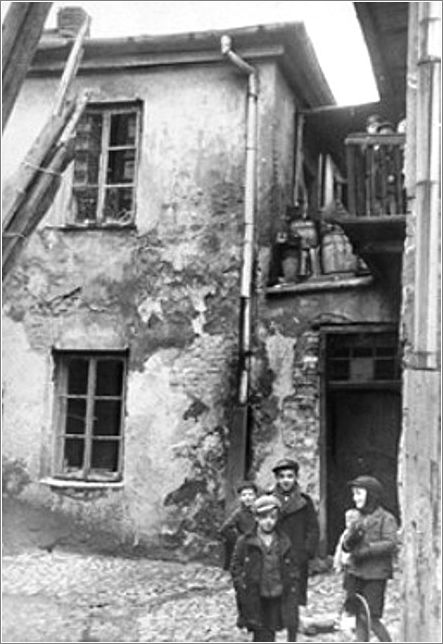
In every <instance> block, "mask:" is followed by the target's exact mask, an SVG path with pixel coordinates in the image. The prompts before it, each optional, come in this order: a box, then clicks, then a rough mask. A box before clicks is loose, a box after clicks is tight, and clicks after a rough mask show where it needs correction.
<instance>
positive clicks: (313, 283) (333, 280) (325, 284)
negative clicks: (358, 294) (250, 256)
mask: <svg viewBox="0 0 443 644" xmlns="http://www.w3.org/2000/svg"><path fill="white" fill-rule="evenodd" d="M373 282H374V278H373V277H372V275H364V276H353V277H343V275H339V276H338V275H337V276H333V275H322V276H319V277H314V278H311V279H309V280H307V281H306V282H300V283H298V284H289V283H286V284H276V285H275V286H268V287H267V288H266V295H286V294H290V293H309V292H314V291H338V290H342V289H346V288H361V287H365V286H371V284H373Z"/></svg>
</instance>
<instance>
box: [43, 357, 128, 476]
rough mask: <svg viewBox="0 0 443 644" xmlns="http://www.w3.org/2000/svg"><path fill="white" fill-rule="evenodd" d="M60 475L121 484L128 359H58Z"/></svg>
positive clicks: (58, 468)
mask: <svg viewBox="0 0 443 644" xmlns="http://www.w3.org/2000/svg"><path fill="white" fill-rule="evenodd" d="M55 359H56V364H57V371H56V374H57V375H56V380H57V390H58V395H57V401H58V422H57V425H58V427H57V430H58V439H59V440H58V445H59V453H58V456H57V474H58V475H59V476H61V477H68V478H76V479H80V480H117V479H118V478H120V476H121V469H122V444H123V418H124V390H125V386H124V385H125V377H126V375H125V374H126V355H125V354H113V355H103V354H81V355H79V353H60V352H57V354H56V355H55Z"/></svg>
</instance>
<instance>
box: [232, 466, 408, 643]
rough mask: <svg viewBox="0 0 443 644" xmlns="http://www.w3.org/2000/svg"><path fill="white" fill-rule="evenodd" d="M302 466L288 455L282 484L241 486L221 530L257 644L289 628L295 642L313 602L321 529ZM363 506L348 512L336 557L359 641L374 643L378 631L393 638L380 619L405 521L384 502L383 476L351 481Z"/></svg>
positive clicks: (277, 470)
mask: <svg viewBox="0 0 443 644" xmlns="http://www.w3.org/2000/svg"><path fill="white" fill-rule="evenodd" d="M298 470H299V467H298V464H297V463H296V462H295V461H293V460H292V459H288V458H286V459H282V460H280V461H278V462H277V463H276V465H275V467H274V468H273V473H274V475H275V486H274V488H273V489H272V490H270V491H268V492H267V493H265V494H258V488H257V486H256V485H255V483H253V482H251V481H244V482H242V483H241V484H240V485H239V486H238V494H239V501H240V504H239V507H238V508H237V509H236V510H235V511H234V512H233V513H232V514H231V516H230V517H229V518H228V519H227V520H226V521H225V523H224V524H223V526H222V527H221V529H220V533H221V536H222V538H223V539H224V542H225V569H227V570H230V572H231V576H232V580H233V585H234V589H235V593H236V600H237V610H238V621H237V624H238V626H239V627H240V628H246V629H247V630H248V631H250V632H252V635H253V641H254V642H273V641H275V635H276V632H277V631H280V630H283V629H286V630H287V641H288V642H295V641H296V640H297V632H298V628H299V607H300V606H306V602H307V583H308V562H309V559H311V558H313V557H314V556H315V554H316V550H317V545H318V538H319V527H318V520H317V515H316V512H315V509H314V505H313V502H312V499H311V498H310V497H309V496H308V495H307V494H305V493H303V492H302V491H301V490H300V487H299V485H298ZM349 485H350V487H351V491H352V496H353V501H354V505H355V508H354V509H353V510H351V511H348V512H347V513H346V529H345V531H344V533H343V534H342V536H341V537H340V540H339V543H338V545H337V550H336V554H335V557H334V567H335V569H336V571H337V572H338V571H340V572H342V573H343V585H344V589H345V592H346V601H345V604H344V610H345V611H346V612H348V613H350V614H353V615H355V616H356V619H355V624H356V628H355V635H356V641H360V642H361V641H368V640H369V630H370V629H372V630H373V632H374V633H375V635H376V636H377V637H378V639H379V640H380V641H382V642H390V641H391V639H390V636H389V633H388V631H387V630H386V628H385V626H384V625H383V624H382V622H381V621H380V618H381V617H382V614H383V603H384V595H385V588H386V581H387V579H389V577H391V576H392V558H393V555H394V552H395V549H396V535H397V524H396V520H395V518H394V517H393V515H392V514H390V513H389V512H388V511H387V510H385V509H384V508H383V507H382V506H381V504H380V499H381V494H382V488H381V485H380V483H379V482H378V481H377V479H375V478H373V477H371V476H360V477H358V478H357V479H354V480H353V481H351V482H350V484H349Z"/></svg>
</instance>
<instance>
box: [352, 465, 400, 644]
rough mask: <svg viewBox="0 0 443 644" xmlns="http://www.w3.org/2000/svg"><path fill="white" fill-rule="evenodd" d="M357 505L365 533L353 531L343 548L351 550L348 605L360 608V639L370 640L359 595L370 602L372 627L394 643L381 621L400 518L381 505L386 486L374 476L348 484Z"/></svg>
mask: <svg viewBox="0 0 443 644" xmlns="http://www.w3.org/2000/svg"><path fill="white" fill-rule="evenodd" d="M348 485H349V486H350V488H351V490H352V498H353V501H354V505H355V507H356V508H357V510H359V512H360V514H361V527H362V530H361V532H362V536H361V537H360V538H359V539H355V535H353V534H352V532H350V534H349V535H348V537H347V538H345V539H344V540H343V544H342V548H343V550H344V551H345V552H350V553H351V557H350V560H349V568H348V575H347V588H346V590H347V593H348V605H349V604H352V603H353V604H354V606H355V608H356V615H357V618H356V641H357V642H365V641H368V639H369V638H368V631H369V628H368V626H369V625H368V623H367V617H366V615H365V612H364V611H363V610H361V609H360V608H359V605H358V604H357V602H355V600H354V601H353V599H354V598H355V595H356V594H358V595H360V596H362V597H363V598H364V600H365V602H366V603H367V606H368V608H369V615H370V627H371V629H372V631H373V632H374V634H375V635H376V637H377V638H378V639H379V640H380V642H391V641H392V640H391V637H390V635H389V633H388V631H387V629H386V627H385V626H384V624H383V623H382V621H381V617H382V616H383V607H384V598H385V591H386V583H387V580H388V579H390V578H391V577H392V572H393V566H392V559H393V556H394V554H395V552H396V549H397V521H396V520H395V518H394V516H393V515H392V514H391V513H390V512H388V511H387V510H385V508H383V507H382V506H381V496H382V492H383V488H382V486H381V483H380V482H379V481H378V480H377V479H376V478H374V477H373V476H359V477H357V478H356V479H354V480H353V481H350V482H349V483H348Z"/></svg>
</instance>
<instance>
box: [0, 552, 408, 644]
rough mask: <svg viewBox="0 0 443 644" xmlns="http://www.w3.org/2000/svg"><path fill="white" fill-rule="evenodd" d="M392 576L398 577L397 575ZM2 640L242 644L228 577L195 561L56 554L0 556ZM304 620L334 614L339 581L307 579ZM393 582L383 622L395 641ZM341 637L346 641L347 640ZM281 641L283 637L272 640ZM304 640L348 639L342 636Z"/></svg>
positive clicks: (244, 638)
mask: <svg viewBox="0 0 443 644" xmlns="http://www.w3.org/2000/svg"><path fill="white" fill-rule="evenodd" d="M397 577H398V574H397ZM2 584H3V619H2V642H91V641H92V642H246V641H249V640H250V635H249V634H248V633H246V632H245V631H240V630H239V629H237V628H236V626H235V599H234V593H233V591H232V587H231V584H230V579H229V576H228V574H227V573H226V572H225V571H223V570H221V569H220V568H216V567H211V566H204V565H201V564H196V563H192V564H181V563H175V562H164V561H151V560H147V559H129V558H123V557H111V556H100V555H86V554H77V553H72V552H65V551H57V550H54V551H53V552H52V553H48V552H40V551H35V550H34V551H31V552H26V553H21V554H14V555H9V556H4V557H3V569H2ZM309 592H310V594H309V610H308V612H307V617H309V616H311V617H314V616H315V617H316V618H319V617H326V616H331V615H335V614H336V613H337V611H338V609H339V606H340V601H341V590H340V580H339V579H338V578H337V577H336V576H335V575H333V574H328V573H325V574H320V575H316V576H314V577H312V578H311V580H310V591H309ZM398 607H399V593H398V580H395V581H393V582H390V586H389V588H388V593H387V606H386V613H385V617H386V619H385V622H386V624H387V625H388V627H389V629H390V631H391V634H392V635H393V639H394V641H398V640H397V639H396V638H397V635H398V621H399V620H398V617H399V616H398ZM346 637H347V639H346ZM278 640H279V641H284V633H283V632H282V633H280V634H279V636H278ZM299 640H300V641H302V642H347V641H351V640H350V639H349V635H348V636H346V635H344V634H343V633H342V632H340V631H335V632H332V633H331V632H330V633H322V634H317V635H315V636H312V637H308V636H307V635H303V634H301V635H300V638H299Z"/></svg>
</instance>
